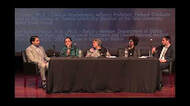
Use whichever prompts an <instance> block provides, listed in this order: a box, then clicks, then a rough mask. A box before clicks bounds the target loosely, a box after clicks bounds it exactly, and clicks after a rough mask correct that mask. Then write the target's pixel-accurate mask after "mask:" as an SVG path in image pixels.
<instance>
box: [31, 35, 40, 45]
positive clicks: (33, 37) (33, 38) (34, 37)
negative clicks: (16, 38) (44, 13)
mask: <svg viewBox="0 0 190 106" xmlns="http://www.w3.org/2000/svg"><path fill="white" fill-rule="evenodd" d="M36 38H39V37H38V36H31V37H30V43H31V44H32V42H33V41H35V39H36Z"/></svg>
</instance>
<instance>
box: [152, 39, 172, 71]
mask: <svg viewBox="0 0 190 106" xmlns="http://www.w3.org/2000/svg"><path fill="white" fill-rule="evenodd" d="M152 54H153V55H154V57H157V58H158V59H159V61H160V68H161V70H163V69H166V68H169V64H170V62H171V61H174V60H175V52H174V47H173V45H172V44H171V40H170V37H169V36H164V37H163V38H162V45H161V46H158V47H157V48H155V47H154V48H152Z"/></svg>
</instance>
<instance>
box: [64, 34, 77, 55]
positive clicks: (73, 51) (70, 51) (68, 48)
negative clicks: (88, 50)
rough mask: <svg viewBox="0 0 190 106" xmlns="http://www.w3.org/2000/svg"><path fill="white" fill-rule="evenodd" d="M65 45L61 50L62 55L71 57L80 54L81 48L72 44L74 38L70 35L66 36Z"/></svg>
mask: <svg viewBox="0 0 190 106" xmlns="http://www.w3.org/2000/svg"><path fill="white" fill-rule="evenodd" d="M64 43H65V45H64V47H63V48H62V50H61V52H60V56H63V57H69V56H73V57H75V56H77V57H78V56H79V49H78V48H76V47H75V46H72V39H71V38H70V37H66V38H65V40H64Z"/></svg>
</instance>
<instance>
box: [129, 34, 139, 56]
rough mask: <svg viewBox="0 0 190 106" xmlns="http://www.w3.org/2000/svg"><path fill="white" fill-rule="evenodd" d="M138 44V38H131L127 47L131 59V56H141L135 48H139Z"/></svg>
mask: <svg viewBox="0 0 190 106" xmlns="http://www.w3.org/2000/svg"><path fill="white" fill-rule="evenodd" d="M138 42H139V39H138V38H137V37H136V36H130V37H129V46H128V47H127V50H128V57H131V56H133V57H138V56H139V52H138V50H137V49H136V48H135V47H136V46H137V44H138Z"/></svg>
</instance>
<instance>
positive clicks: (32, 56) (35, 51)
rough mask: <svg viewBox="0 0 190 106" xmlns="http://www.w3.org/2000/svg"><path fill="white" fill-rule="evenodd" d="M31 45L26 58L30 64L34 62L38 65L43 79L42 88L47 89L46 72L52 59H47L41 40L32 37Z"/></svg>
mask: <svg viewBox="0 0 190 106" xmlns="http://www.w3.org/2000/svg"><path fill="white" fill-rule="evenodd" d="M30 43H31V45H30V46H29V47H28V48H27V49H26V56H27V58H28V61H29V62H34V63H36V64H37V65H38V68H39V70H40V75H41V79H42V87H43V88H44V89H45V88H46V76H45V71H46V70H47V69H48V62H49V60H50V58H49V57H47V55H46V53H45V50H44V48H43V47H42V46H40V39H39V37H38V36H31V38H30Z"/></svg>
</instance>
